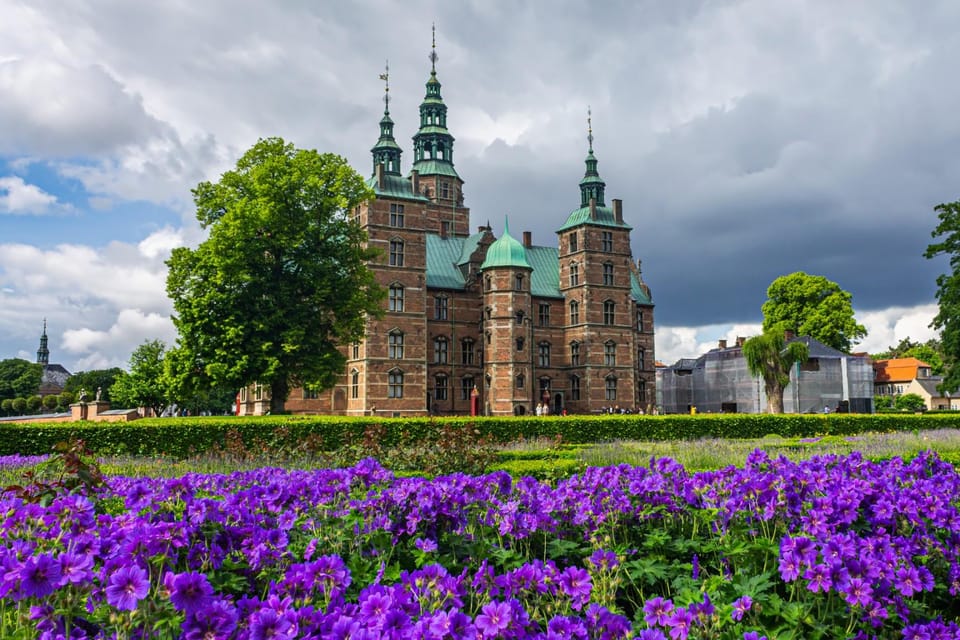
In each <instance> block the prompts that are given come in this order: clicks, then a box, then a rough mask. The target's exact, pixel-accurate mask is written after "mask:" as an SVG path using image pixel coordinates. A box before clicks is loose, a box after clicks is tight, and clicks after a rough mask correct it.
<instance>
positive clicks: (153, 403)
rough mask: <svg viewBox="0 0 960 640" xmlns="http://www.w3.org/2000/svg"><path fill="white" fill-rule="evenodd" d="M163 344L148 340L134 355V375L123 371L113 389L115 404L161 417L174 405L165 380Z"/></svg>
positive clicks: (131, 363)
mask: <svg viewBox="0 0 960 640" xmlns="http://www.w3.org/2000/svg"><path fill="white" fill-rule="evenodd" d="M166 349H167V346H166V345H165V344H164V342H163V341H162V340H145V341H144V342H143V344H141V345H140V346H139V347H137V348H136V349H134V350H133V353H132V354H130V372H129V373H127V372H125V371H122V372H121V373H120V375H119V376H117V380H116V382H114V384H113V387H112V388H111V389H110V395H111V397H112V398H113V402H115V403H116V404H118V405H123V406H124V407H125V408H130V409H132V408H134V407H148V408H150V409H152V410H153V415H155V416H159V415H161V414H162V413H163V411H164V409H166V408H167V406H168V405H169V404H170V396H169V393H168V390H167V383H166V380H165V379H164V368H163V358H164V352H165V351H166Z"/></svg>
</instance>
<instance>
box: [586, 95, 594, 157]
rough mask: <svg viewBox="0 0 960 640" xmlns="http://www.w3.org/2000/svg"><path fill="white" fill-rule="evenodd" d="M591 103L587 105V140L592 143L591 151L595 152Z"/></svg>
mask: <svg viewBox="0 0 960 640" xmlns="http://www.w3.org/2000/svg"><path fill="white" fill-rule="evenodd" d="M592 115H593V114H592V113H591V112H590V105H587V142H589V143H590V153H593V118H592Z"/></svg>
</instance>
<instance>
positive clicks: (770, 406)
mask: <svg viewBox="0 0 960 640" xmlns="http://www.w3.org/2000/svg"><path fill="white" fill-rule="evenodd" d="M783 332H784V330H783V327H782V326H779V325H775V326H773V327H771V328H769V329H766V330H765V331H764V332H763V333H762V334H761V335H759V336H754V337H753V338H750V339H749V340H747V341H745V342H744V343H743V357H744V359H745V360H746V361H747V368H748V369H749V370H750V373H751V375H754V376H759V377H761V378H763V386H764V390H765V391H766V394H767V411H769V412H770V413H783V390H784V389H785V388H786V387H787V385H788V384H789V383H790V367H792V366H793V365H794V364H796V363H798V362H803V361H804V360H806V359H807V356H808V350H807V345H805V344H804V343H802V342H791V343H789V344H787V343H786V339H785V337H784V333H783Z"/></svg>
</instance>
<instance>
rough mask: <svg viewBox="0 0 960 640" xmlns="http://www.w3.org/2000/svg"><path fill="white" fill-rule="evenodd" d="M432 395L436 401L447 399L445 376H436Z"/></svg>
mask: <svg viewBox="0 0 960 640" xmlns="http://www.w3.org/2000/svg"><path fill="white" fill-rule="evenodd" d="M433 388H434V390H433V394H434V397H435V398H436V399H437V400H446V399H447V376H437V377H436V378H434V380H433Z"/></svg>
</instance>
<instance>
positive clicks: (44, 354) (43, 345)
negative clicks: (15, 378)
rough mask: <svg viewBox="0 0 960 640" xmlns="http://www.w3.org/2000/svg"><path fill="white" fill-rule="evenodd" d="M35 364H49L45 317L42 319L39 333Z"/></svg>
mask: <svg viewBox="0 0 960 640" xmlns="http://www.w3.org/2000/svg"><path fill="white" fill-rule="evenodd" d="M37 364H50V349H48V348H47V319H46V318H44V319H43V333H42V334H41V335H40V348H39V349H37Z"/></svg>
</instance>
